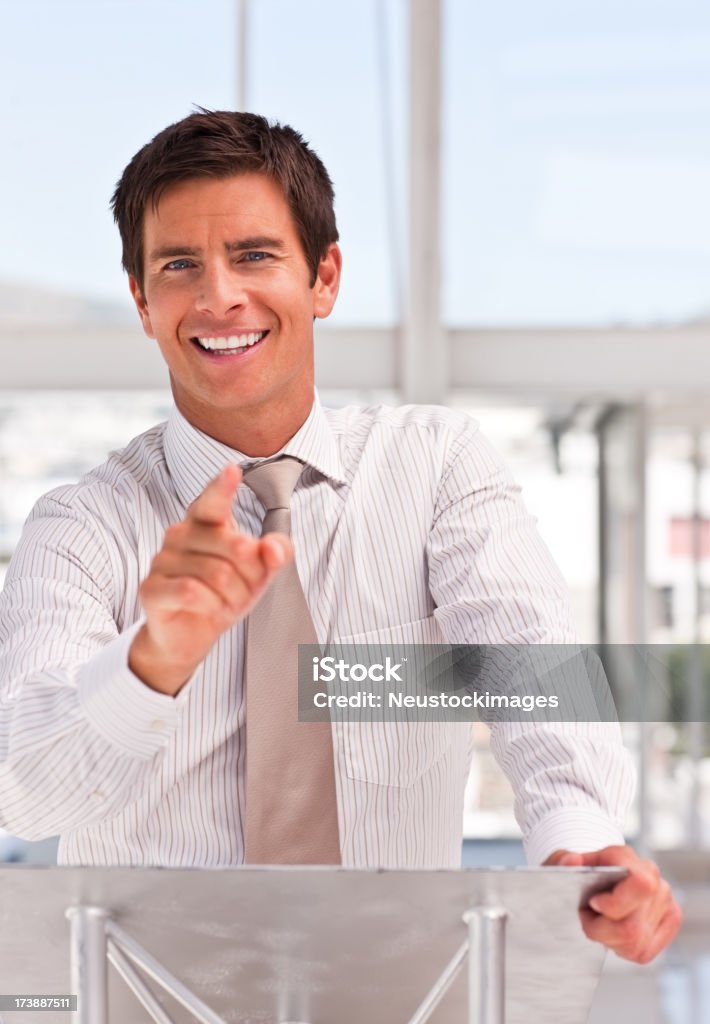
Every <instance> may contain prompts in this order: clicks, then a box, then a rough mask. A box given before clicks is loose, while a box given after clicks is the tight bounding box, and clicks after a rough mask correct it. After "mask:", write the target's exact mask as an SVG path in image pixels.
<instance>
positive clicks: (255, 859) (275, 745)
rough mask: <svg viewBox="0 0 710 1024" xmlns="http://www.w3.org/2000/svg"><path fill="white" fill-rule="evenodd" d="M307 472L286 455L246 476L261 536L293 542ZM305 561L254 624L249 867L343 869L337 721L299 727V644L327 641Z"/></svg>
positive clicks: (269, 594) (292, 569) (258, 611)
mask: <svg viewBox="0 0 710 1024" xmlns="http://www.w3.org/2000/svg"><path fill="white" fill-rule="evenodd" d="M302 470H303V464H302V463H300V462H299V461H298V460H297V459H293V458H290V457H288V456H282V457H281V458H279V459H276V460H274V461H273V462H265V463H261V464H260V465H258V466H255V467H254V468H253V469H250V470H247V472H246V473H245V474H244V483H245V484H247V486H249V487H250V488H251V489H252V490H253V491H254V493H255V494H256V496H257V498H258V499H259V501H260V502H261V503H262V505H264V507H265V508H266V516H265V518H264V523H263V526H262V529H261V535H262V537H263V536H264V534H265V533H273V532H274V531H278V532H279V533H285V534H288V536H290V535H291V510H290V503H291V494H292V492H293V489H294V487H295V486H296V483H297V481H298V478H299V477H300V475H301V472H302ZM317 643H318V638H317V637H316V632H315V628H314V626H313V620H312V619H311V613H310V611H309V610H308V605H307V604H306V598H305V596H304V594H303V588H302V587H301V582H300V580H299V578H298V572H297V571H296V564H295V562H290V563H289V564H288V565H286V566H285V567H284V568H283V569H282V570H281V571H280V572H279V574H278V575H277V576H276V578H275V579H274V581H273V583H272V584H271V585H270V586H269V588H268V589H267V590H266V592H265V593H264V595H263V596H262V597H261V599H260V600H259V603H258V604H257V605H256V606H255V607H254V609H253V610H252V612H251V614H250V615H249V618H248V619H247V646H246V664H245V679H246V693H247V795H246V850H245V855H244V860H245V862H246V863H247V864H340V840H339V834H338V813H337V804H336V797H335V771H334V766H333V739H332V734H331V725H330V720H328V721H323V722H299V720H298V645H299V644H317Z"/></svg>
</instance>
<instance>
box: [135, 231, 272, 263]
mask: <svg viewBox="0 0 710 1024" xmlns="http://www.w3.org/2000/svg"><path fill="white" fill-rule="evenodd" d="M224 248H225V249H226V250H227V252H247V251H248V250H250V249H278V250H279V251H282V250H283V249H284V248H285V246H284V243H283V242H282V241H281V239H280V238H271V237H270V236H267V235H255V236H254V237H253V238H240V239H239V240H238V241H236V242H225V244H224ZM201 255H202V249H194V248H193V247H192V246H189V245H163V246H161V247H160V248H159V249H153V250H152V251H151V252H150V255H149V257H148V258H149V260H150V261H151V263H155V262H157V261H159V260H169V259H175V258H176V257H177V256H201Z"/></svg>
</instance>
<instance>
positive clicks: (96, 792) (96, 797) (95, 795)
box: [90, 789, 104, 802]
mask: <svg viewBox="0 0 710 1024" xmlns="http://www.w3.org/2000/svg"><path fill="white" fill-rule="evenodd" d="M90 795H91V799H92V800H96V801H97V802H98V801H99V800H103V799H104V795H103V793H102V792H101V790H100V789H95V790H94V791H93V793H91V794H90Z"/></svg>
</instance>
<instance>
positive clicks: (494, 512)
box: [0, 399, 632, 867]
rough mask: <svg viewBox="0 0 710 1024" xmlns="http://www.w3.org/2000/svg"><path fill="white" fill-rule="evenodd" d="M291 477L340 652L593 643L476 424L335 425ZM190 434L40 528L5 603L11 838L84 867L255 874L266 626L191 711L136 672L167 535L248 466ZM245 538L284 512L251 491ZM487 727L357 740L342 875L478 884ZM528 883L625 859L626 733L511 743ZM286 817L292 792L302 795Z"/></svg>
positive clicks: (1, 807)
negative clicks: (550, 864)
mask: <svg viewBox="0 0 710 1024" xmlns="http://www.w3.org/2000/svg"><path fill="white" fill-rule="evenodd" d="M283 453H285V454H289V455H294V456H296V457H297V458H299V459H301V460H302V461H304V462H305V463H306V469H305V470H304V472H303V474H302V477H301V479H300V481H299V483H298V485H297V487H296V490H295V492H294V496H293V500H292V522H293V539H294V545H295V550H296V562H297V567H298V572H299V576H300V578H301V581H302V583H303V587H304V591H305V594H306V597H307V600H308V603H309V606H310V608H311V612H312V615H313V620H314V623H315V627H316V632H317V634H318V637H319V640H320V641H322V642H326V641H335V640H339V641H341V642H344V643H356V642H360V641H362V642H372V643H375V642H382V643H444V642H448V643H456V644H467V643H471V644H481V643H518V644H520V643H533V644H538V643H570V642H574V639H575V638H574V634H573V630H572V627H571V625H570V620H569V611H568V600H567V595H566V590H565V586H564V584H563V582H562V580H561V578H560V575H559V572H558V570H557V569H556V567H555V565H554V563H553V562H552V559H551V557H550V555H549V553H548V551H547V549H546V548H545V546H544V544H543V543H542V541H541V540H540V538H539V536H538V533H537V531H536V528H535V525H534V520H533V519H532V517H530V516H529V515H528V514H527V512H526V511H525V508H524V506H523V504H522V501H521V498H520V495H519V491H518V488H517V487H516V485H515V484H514V482H513V481H512V479H511V477H510V475H509V473H508V471H507V470H506V469H505V468H504V466H503V465H502V464H501V461H500V459H499V457H498V456H497V455H496V454H495V452H494V451H493V449H492V448H491V447H490V445H489V444H488V443H487V442H486V441H485V439H484V438H483V437H482V436H481V434H480V432H479V430H478V429H477V426H476V424H475V422H474V421H473V420H471V419H470V418H469V417H467V416H465V415H464V414H460V413H455V412H452V411H451V410H447V409H444V408H439V407H432V406H408V407H402V408H385V407H376V408H370V409H361V408H344V409H337V410H331V409H323V408H322V407H321V406H320V404H319V402H318V400H317V399H316V401H315V403H314V405H313V408H312V411H311V413H310V415H309V417H308V419H307V420H306V422H305V423H304V424H303V426H302V427H301V429H300V430H299V431H298V433H297V434H296V435H295V436H294V437H293V438H292V439H291V440H290V441H289V442H288V444H287V445H285V447H284V449H283ZM233 461H239V462H245V461H248V460H246V459H245V457H244V456H242V455H240V454H239V453H238V452H235V451H234V450H232V449H230V448H227V447H226V446H225V445H223V444H220V443H219V442H217V441H215V440H214V439H212V438H210V437H208V436H206V435H205V434H203V433H201V432H200V431H198V430H196V429H195V428H194V427H193V426H191V425H190V424H189V423H188V422H187V421H186V420H185V419H184V418H183V417H182V416H181V414H180V413H179V412H178V411H177V410H174V411H173V413H172V415H171V418H170V419H169V420H168V422H167V423H163V424H160V425H158V426H156V427H154V428H153V429H151V430H149V431H147V432H146V433H144V434H142V435H141V436H140V437H137V438H135V439H134V440H133V441H132V442H131V443H130V444H129V445H128V446H127V447H126V448H125V449H123V450H122V451H119V452H114V453H112V454H111V455H110V456H109V458H108V460H107V461H106V462H105V463H104V465H102V466H100V467H99V468H97V469H95V470H93V471H91V472H90V473H88V474H87V475H86V476H85V477H83V478H82V480H81V481H80V482H79V483H77V484H76V485H73V486H65V487H60V488H57V489H56V490H54V491H52V492H51V493H49V494H47V495H46V496H44V497H43V498H42V499H40V501H39V502H38V503H37V505H36V506H35V508H34V509H33V511H32V513H31V515H30V517H29V519H28V521H27V523H26V525H25V529H24V532H23V535H22V539H21V541H20V544H19V546H18V549H17V551H16V552H15V555H14V557H13V560H12V562H11V565H10V568H9V570H8V573H7V578H6V581H5V587H4V590H3V592H2V594H1V595H0V826H2V827H3V828H6V829H8V830H9V831H11V832H14V833H15V834H17V835H20V836H24V837H26V838H28V839H39V838H42V837H45V836H49V835H56V834H61V840H60V846H59V861H60V863H66V864H162V865H199V866H213V865H229V864H239V863H240V862H241V861H242V858H243V849H244V832H243V829H244V808H245V785H244V782H245V779H244V767H245V742H246V720H245V694H244V690H243V686H242V671H243V662H244V636H245V629H244V623H240V624H238V625H236V626H235V627H233V628H232V629H231V630H229V631H228V632H226V633H225V634H223V635H222V636H221V637H220V639H219V640H218V641H217V643H216V644H215V645H214V647H213V649H212V650H211V652H210V653H209V655H208V656H207V658H206V659H205V661H204V662H203V663H202V665H201V666H200V667H199V668H198V670H197V671H196V672H195V674H194V676H193V677H192V679H191V680H190V681H189V683H188V684H187V685H186V686H185V687H184V688H183V689H182V690H181V692H180V693H179V695H178V696H177V697H176V698H172V697H169V696H165V695H163V694H159V693H157V692H155V691H153V690H151V689H149V688H148V687H147V686H145V685H143V683H141V682H140V680H139V679H137V678H136V677H135V676H134V675H133V674H132V672H131V671H130V670H129V668H128V651H129V648H130V645H131V642H132V640H133V637H134V635H135V633H136V632H137V630H138V628H139V627H140V625H141V623H142V621H143V618H142V609H141V604H140V600H139V596H138V588H139V585H140V583H141V581H142V580H143V579H144V578H145V576H146V575H147V574H148V571H149V568H150V564H151V560H152V559H153V557H154V556H155V554H156V553H157V552H158V551H159V549H160V547H161V545H162V541H163V535H164V533H165V529H166V527H167V526H168V525H169V524H170V523H173V522H176V521H178V520H180V519H182V518H183V517H184V515H185V510H186V507H187V506H188V504H189V503H190V502H192V501H193V500H194V499H195V498H196V497H197V496H198V495H199V494H200V493H201V491H202V490H203V489H204V487H205V486H206V485H207V483H208V482H209V481H210V480H211V479H212V478H213V477H214V476H216V475H217V474H218V473H219V471H220V470H221V469H222V468H223V467H224V465H225V464H226V463H227V462H233ZM234 515H235V518H236V521H237V524H238V526H239V528H240V529H241V530H243V531H244V532H245V533H248V534H250V535H251V536H258V535H259V533H260V531H261V521H262V519H263V516H264V509H263V508H262V507H261V505H260V503H259V502H258V500H257V499H256V497H255V495H254V494H253V492H252V491H251V490H250V489H249V488H248V487H246V486H243V487H240V488H239V490H238V493H237V497H236V500H235V508H234ZM470 737H471V727H470V725H461V724H453V725H452V724H449V725H442V724H437V723H418V724H412V723H404V722H396V723H391V722H390V723H370V724H362V723H361V724H354V723H344V722H335V723H334V725H333V741H334V756H335V763H336V783H337V800H338V814H339V824H340V835H341V846H342V859H343V864H344V865H346V866H355V867H373V866H385V867H397V866H399V867H409V866H411V867H415V866H417V867H453V866H457V865H459V864H460V855H461V839H462V808H463V793H464V786H465V783H466V778H467V775H468V770H469V766H470V756H471V744H470ZM492 747H493V751H494V753H495V756H496V758H497V760H498V761H499V763H500V765H501V766H502V768H503V770H504V771H505V773H506V775H507V776H508V778H509V779H510V781H511V784H512V786H513V790H514V792H515V798H516V802H515V808H516V815H517V818H518V821H519V823H520V826H521V828H522V831H523V836H524V841H525V845H526V851H527V856H528V859H529V861H530V862H531V863H537V862H540V861H542V860H543V859H544V858H545V857H546V856H547V855H548V854H549V853H550V852H552V851H553V850H555V849H557V848H567V849H576V850H592V849H597V848H599V847H601V846H605V845H608V844H610V843H618V842H622V841H623V839H622V821H623V818H624V815H625V813H626V810H627V808H628V804H629V801H630V799H631V792H632V772H631V768H630V759H629V757H628V755H627V753H626V752H625V750H624V749H623V747H622V745H621V740H620V735H619V731H618V729H617V727H615V726H613V725H607V724H596V725H591V724H590V725H588V724H584V723H582V724H578V725H568V724H565V725H560V724H557V725H555V724H548V725H545V726H541V725H536V726H535V725H521V724H518V725H515V724H498V725H495V726H493V730H492ZM284 796H285V798H287V783H286V782H285V783H284Z"/></svg>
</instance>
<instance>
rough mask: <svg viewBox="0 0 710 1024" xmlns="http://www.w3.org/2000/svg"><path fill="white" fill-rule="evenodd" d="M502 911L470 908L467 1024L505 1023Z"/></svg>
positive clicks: (467, 913) (468, 919)
mask: <svg viewBox="0 0 710 1024" xmlns="http://www.w3.org/2000/svg"><path fill="white" fill-rule="evenodd" d="M507 916H508V915H507V914H506V912H505V910H503V909H502V908H500V907H473V908H472V909H471V910H468V911H467V912H466V913H465V914H464V918H463V919H464V921H465V922H466V924H467V925H468V943H469V949H468V1024H505V921H506V917H507Z"/></svg>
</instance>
